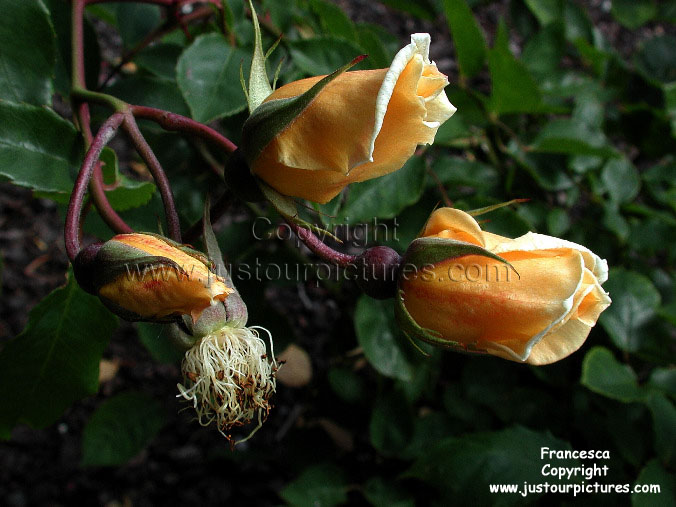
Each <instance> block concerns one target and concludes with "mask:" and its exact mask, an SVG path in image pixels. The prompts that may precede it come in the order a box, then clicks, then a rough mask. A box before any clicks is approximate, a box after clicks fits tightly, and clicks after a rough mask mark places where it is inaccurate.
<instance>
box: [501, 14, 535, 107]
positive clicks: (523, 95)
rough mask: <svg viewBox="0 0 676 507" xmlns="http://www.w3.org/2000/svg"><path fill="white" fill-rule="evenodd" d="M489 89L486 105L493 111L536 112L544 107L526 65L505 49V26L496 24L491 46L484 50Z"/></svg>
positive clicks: (506, 39)
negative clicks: (487, 68)
mask: <svg viewBox="0 0 676 507" xmlns="http://www.w3.org/2000/svg"><path fill="white" fill-rule="evenodd" d="M488 66H489V68H490V71H491V81H492V92H491V98H490V103H489V107H490V109H491V111H493V112H494V113H496V114H499V115H500V114H507V113H537V112H541V111H542V110H543V109H544V108H543V105H542V98H541V94H540V90H539V89H538V86H537V84H536V83H535V80H534V79H533V76H531V75H530V73H529V72H528V69H527V67H526V66H525V65H524V64H523V62H520V61H519V60H517V59H516V58H515V57H514V55H513V54H512V52H511V51H510V49H509V37H508V35H507V27H506V26H505V24H504V23H500V26H499V27H498V33H497V35H496V38H495V46H494V47H493V49H491V50H490V51H489V52H488Z"/></svg>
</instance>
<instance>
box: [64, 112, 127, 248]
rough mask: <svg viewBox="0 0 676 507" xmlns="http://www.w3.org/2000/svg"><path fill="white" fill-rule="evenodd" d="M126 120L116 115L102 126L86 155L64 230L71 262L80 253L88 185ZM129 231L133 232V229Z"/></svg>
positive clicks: (71, 197) (122, 115)
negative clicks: (82, 215)
mask: <svg viewBox="0 0 676 507" xmlns="http://www.w3.org/2000/svg"><path fill="white" fill-rule="evenodd" d="M124 118H125V116H124V114H123V113H115V114H113V115H112V116H111V117H110V118H108V119H107V120H106V121H105V122H104V123H103V125H101V128H100V129H99V131H98V132H97V133H96V137H95V138H94V139H93V140H92V143H91V145H90V146H89V150H88V151H87V154H86V155H85V158H84V161H83V163H82V168H81V169H80V174H78V177H77V180H75V185H74V187H73V193H72V194H71V196H70V202H69V204H68V212H67V213H66V224H65V228H64V229H65V234H64V235H65V241H66V253H67V254H68V258H69V259H70V260H71V261H73V260H75V257H77V254H78V252H79V251H80V235H79V229H80V227H79V226H80V216H81V213H82V202H83V200H84V196H85V192H86V190H87V185H88V184H89V182H90V180H91V179H92V175H93V174H95V169H96V167H98V164H97V162H98V160H99V157H100V156H101V152H102V151H103V148H104V147H105V146H106V144H108V142H109V141H110V140H111V139H112V138H113V136H114V135H115V133H116V132H117V129H118V127H119V126H120V124H121V123H122V122H123V121H124ZM129 231H130V232H131V229H130V230H129Z"/></svg>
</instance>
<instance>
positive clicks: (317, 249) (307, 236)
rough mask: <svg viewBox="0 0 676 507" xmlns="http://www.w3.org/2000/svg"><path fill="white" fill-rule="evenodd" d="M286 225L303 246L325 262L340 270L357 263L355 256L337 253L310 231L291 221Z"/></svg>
mask: <svg viewBox="0 0 676 507" xmlns="http://www.w3.org/2000/svg"><path fill="white" fill-rule="evenodd" d="M287 223H288V224H289V227H291V230H292V231H293V232H295V233H296V236H298V238H299V239H300V240H301V241H302V242H303V243H305V246H306V247H308V248H309V249H310V250H311V251H312V252H313V253H314V254H316V255H318V256H319V257H321V258H322V259H324V260H325V261H327V262H330V263H332V264H335V265H336V266H338V267H341V268H346V267H348V266H350V265H354V264H356V263H357V256H356V255H349V254H344V253H341V252H338V251H336V250H334V249H333V248H331V247H330V246H328V245H327V244H326V243H324V242H323V241H322V240H321V239H319V238H318V237H317V236H315V234H314V233H313V232H312V231H311V230H309V229H306V228H305V227H301V226H300V225H298V224H295V223H293V222H292V221H291V220H287Z"/></svg>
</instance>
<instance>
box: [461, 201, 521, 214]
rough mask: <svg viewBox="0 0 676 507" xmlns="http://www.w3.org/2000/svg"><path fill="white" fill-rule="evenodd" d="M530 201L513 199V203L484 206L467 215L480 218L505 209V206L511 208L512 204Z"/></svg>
mask: <svg viewBox="0 0 676 507" xmlns="http://www.w3.org/2000/svg"><path fill="white" fill-rule="evenodd" d="M528 201H529V199H512V200H511V201H507V202H501V203H500V204H492V205H491V206H484V207H483V208H477V209H473V210H471V211H467V212H466V213H467V214H468V215H471V216H473V217H478V216H479V215H483V214H484V213H490V212H491V211H495V210H496V209H500V208H504V207H505V206H510V205H512V204H519V203H522V202H528Z"/></svg>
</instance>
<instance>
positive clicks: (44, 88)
mask: <svg viewBox="0 0 676 507" xmlns="http://www.w3.org/2000/svg"><path fill="white" fill-rule="evenodd" d="M0 47H1V48H2V51H0V99H3V100H9V101H12V102H28V103H30V104H36V105H46V104H51V102H52V93H53V82H52V80H53V77H54V64H55V61H56V35H55V34H54V28H53V27H52V23H51V20H50V18H49V11H48V10H47V8H46V7H45V5H44V4H43V3H42V2H41V1H40V0H21V1H20V2H3V3H2V17H0ZM0 121H1V120H0Z"/></svg>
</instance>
